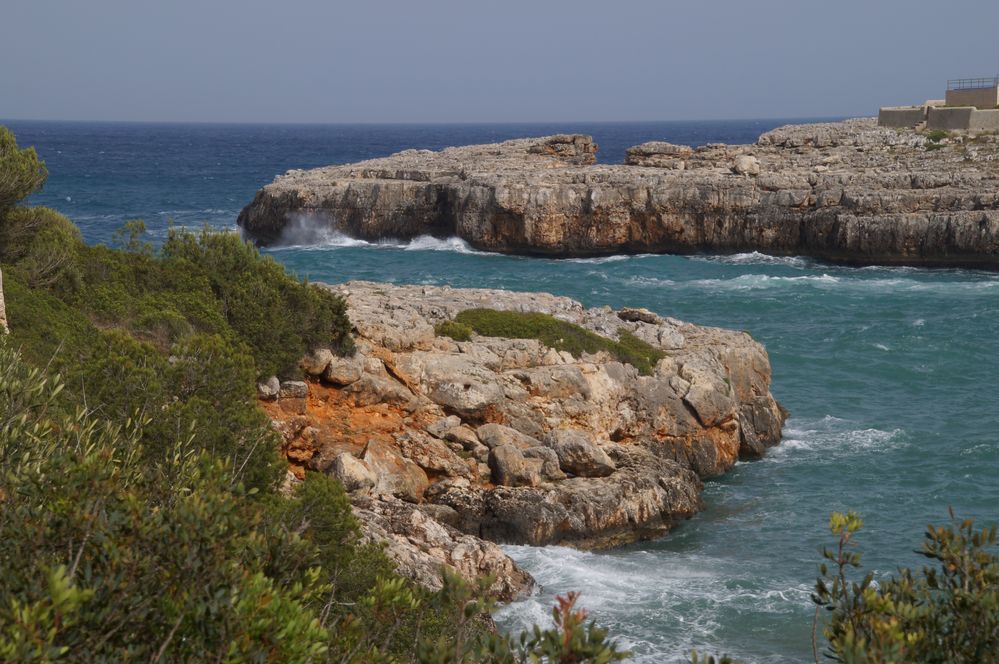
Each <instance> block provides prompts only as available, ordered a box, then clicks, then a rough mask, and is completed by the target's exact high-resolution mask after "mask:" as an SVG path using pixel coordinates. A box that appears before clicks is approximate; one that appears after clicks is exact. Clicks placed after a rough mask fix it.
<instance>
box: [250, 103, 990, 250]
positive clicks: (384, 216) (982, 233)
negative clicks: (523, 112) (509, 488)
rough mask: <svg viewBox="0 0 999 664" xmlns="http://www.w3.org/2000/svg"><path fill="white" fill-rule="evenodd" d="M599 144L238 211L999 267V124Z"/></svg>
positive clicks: (273, 191) (573, 240)
mask: <svg viewBox="0 0 999 664" xmlns="http://www.w3.org/2000/svg"><path fill="white" fill-rule="evenodd" d="M932 138H937V139H938V140H936V141H934V140H931V139H932ZM595 153H596V146H595V145H594V144H593V142H592V140H591V139H590V138H589V137H588V136H580V135H561V136H551V137H547V138H538V139H522V140H514V141H507V142H505V143H500V144H496V145H476V146H467V147H459V148H449V149H446V150H442V151H440V152H430V151H426V150H407V151H404V152H400V153H398V154H395V155H392V156H390V157H386V158H382V159H373V160H370V161H365V162H361V163H357V164H350V165H346V166H331V167H326V168H318V169H315V170H310V171H290V172H288V173H287V174H285V175H283V176H280V177H278V178H277V179H276V180H275V181H274V182H273V183H271V184H269V185H267V186H266V187H264V188H263V189H261V190H260V191H259V192H258V193H257V195H256V197H255V198H254V200H253V201H252V202H251V203H250V204H249V205H248V206H247V207H246V208H245V209H244V210H243V211H242V213H241V214H240V217H239V224H240V226H241V227H242V228H243V229H244V230H245V231H246V232H247V233H248V234H249V235H250V236H252V237H254V238H256V239H257V240H258V241H259V242H261V243H264V244H267V243H271V242H275V241H279V240H280V238H281V237H282V234H283V233H284V232H285V230H286V229H287V228H288V226H289V225H293V226H295V227H296V228H298V229H301V228H304V229H306V230H309V229H328V228H329V229H336V230H338V231H341V232H344V233H346V234H349V235H352V236H356V237H360V238H364V239H377V238H384V237H394V238H400V239H405V238H410V237H414V236H417V235H422V234H432V235H439V236H445V235H456V236H458V237H461V238H463V239H465V240H467V241H468V242H469V243H470V244H471V245H473V246H474V247H477V248H479V249H485V250H490V251H498V252H509V253H523V254H537V255H548V256H589V255H600V254H613V253H629V252H671V253H698V252H741V251H761V252H766V253H771V254H778V255H790V254H795V255H808V256H814V257H817V258H821V259H825V260H831V261H839V262H846V263H854V264H908V265H936V266H978V267H987V268H995V267H999V136H994V135H979V136H974V135H961V136H950V137H945V138H943V139H942V140H940V139H939V137H933V136H929V137H928V136H926V135H923V134H920V133H918V132H915V131H913V130H896V129H886V128H879V127H877V126H876V124H875V121H874V120H868V119H860V120H848V121H845V122H840V123H831V124H812V125H797V126H787V127H782V128H780V129H777V130H775V131H772V132H769V133H767V134H764V135H763V136H761V137H760V139H759V140H758V141H757V143H756V144H754V145H738V146H728V145H721V144H712V145H706V146H703V147H700V148H697V149H690V148H688V147H686V146H676V145H671V144H669V143H663V142H652V143H645V144H643V145H640V146H635V147H633V148H631V149H629V151H628V157H627V163H626V164H624V165H596V164H595V163H594V161H595V157H594V155H595Z"/></svg>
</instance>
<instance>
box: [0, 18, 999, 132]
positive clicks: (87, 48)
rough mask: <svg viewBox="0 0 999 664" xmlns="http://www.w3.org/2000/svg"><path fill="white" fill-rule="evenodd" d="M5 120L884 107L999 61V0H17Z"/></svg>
mask: <svg viewBox="0 0 999 664" xmlns="http://www.w3.org/2000/svg"><path fill="white" fill-rule="evenodd" d="M2 5H3V7H2V17H3V19H2V20H3V24H4V25H3V27H2V29H0V118H8V119H11V118H16V119H78V120H182V121H188V120H193V121H239V122H244V121H245V122H256V121H263V122H271V121H273V122H428V121H429V122H454V121H468V122H476V121H511V122H513V121H549V120H551V121H573V120H583V121H586V120H594V121H595V120H674V119H677V120H678V119H713V118H767V117H807V116H833V115H872V114H874V113H876V111H877V107H878V106H879V105H885V104H899V103H910V102H918V101H922V100H924V99H927V98H937V97H941V96H942V95H943V90H944V85H945V81H946V79H948V78H956V77H965V76H985V75H989V76H991V75H994V74H996V73H997V71H999V40H997V35H999V33H997V26H999V2H996V0H976V1H973V2H972V1H968V0H949V2H946V3H937V4H936V5H935V6H934V7H935V8H930V6H928V5H927V4H924V3H922V2H919V1H918V0H838V1H830V0H824V1H818V0H689V1H686V2H673V1H668V0H658V1H653V0H596V1H594V0H571V1H564V0H528V1H524V0H503V1H500V2H486V1H482V0H480V1H476V0H457V1H451V0H446V1H445V0H408V1H403V0H392V1H389V0H356V1H355V2H350V3H348V2H340V1H338V0H268V1H266V2H261V1H258V0H3V2H2Z"/></svg>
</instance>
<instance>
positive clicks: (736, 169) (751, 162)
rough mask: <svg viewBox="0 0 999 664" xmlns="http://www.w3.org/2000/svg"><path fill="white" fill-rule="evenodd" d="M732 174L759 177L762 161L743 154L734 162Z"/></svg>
mask: <svg viewBox="0 0 999 664" xmlns="http://www.w3.org/2000/svg"><path fill="white" fill-rule="evenodd" d="M732 172H733V173H736V174H737V175H754V176H755V175H759V174H760V160H759V159H757V158H756V157H753V156H751V155H748V154H741V155H739V156H738V157H736V158H735V160H734V161H733V162H732Z"/></svg>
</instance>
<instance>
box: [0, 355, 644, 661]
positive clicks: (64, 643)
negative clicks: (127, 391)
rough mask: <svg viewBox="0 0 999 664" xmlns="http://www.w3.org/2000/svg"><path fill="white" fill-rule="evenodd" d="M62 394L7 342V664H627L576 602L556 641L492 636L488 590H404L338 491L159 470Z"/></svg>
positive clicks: (1, 478)
mask: <svg viewBox="0 0 999 664" xmlns="http://www.w3.org/2000/svg"><path fill="white" fill-rule="evenodd" d="M62 391H63V384H62V383H61V381H60V380H59V379H58V378H57V377H56V378H48V377H46V376H45V374H44V373H43V372H42V371H40V370H39V369H37V368H31V367H29V366H28V365H26V364H25V363H24V362H23V360H22V359H21V358H20V356H19V354H18V353H17V352H16V351H15V350H14V349H13V348H12V347H11V345H10V343H9V338H8V336H7V335H4V336H3V337H0V413H2V416H0V418H2V419H0V463H2V474H0V501H2V506H3V509H0V538H2V541H3V542H4V547H2V549H0V659H2V660H3V661H11V662H18V661H94V660H113V661H122V660H128V661H138V660H144V661H161V660H162V661H193V660H197V661H206V660H212V661H228V662H242V661H260V662H306V661H316V662H325V661H329V662H333V661H336V662H392V661H419V662H428V663H438V662H439V663H444V662H459V661H468V662H510V663H515V662H529V661H551V662H610V661H616V660H620V659H623V658H624V657H625V654H624V653H622V652H620V651H619V650H618V649H617V648H616V646H615V645H614V644H613V643H611V642H609V641H608V640H607V634H606V632H605V631H603V630H601V629H599V628H597V627H595V626H594V625H592V624H587V623H586V622H585V614H584V613H583V612H581V611H579V610H576V609H575V608H574V602H575V598H574V597H571V598H569V599H567V600H565V601H563V602H562V603H561V605H560V606H559V607H558V608H557V610H556V612H555V616H554V617H555V621H556V627H555V629H552V630H542V629H540V628H536V629H535V630H534V631H533V632H532V633H529V634H528V633H525V634H523V635H520V636H519V637H517V638H511V637H506V636H501V635H497V634H494V633H490V632H488V631H485V630H483V629H482V628H481V625H480V622H479V620H478V619H479V617H480V616H481V615H482V614H483V612H486V611H488V610H489V608H491V603H490V602H489V601H487V600H485V599H483V594H482V592H481V591H482V590H483V589H484V588H485V587H487V585H488V581H483V584H482V586H481V587H480V588H471V587H469V586H468V585H467V584H464V583H462V582H460V581H459V580H458V579H456V578H453V577H448V579H447V583H446V585H445V589H444V590H443V591H441V592H439V593H429V592H427V591H424V590H421V589H419V588H417V587H415V586H413V585H412V584H410V583H409V582H407V581H405V580H403V579H402V578H400V577H398V576H396V575H395V574H394V573H393V572H392V570H391V566H390V564H389V563H388V561H387V559H386V558H385V557H384V555H383V554H381V553H380V551H379V550H378V549H377V548H374V547H372V546H370V545H366V546H362V545H360V544H358V542H359V540H360V538H359V531H358V526H357V523H356V522H355V521H354V518H353V516H352V514H351V511H350V507H349V502H348V500H347V497H346V495H345V493H344V492H343V489H342V487H340V485H339V484H337V483H336V482H334V481H333V480H331V479H330V478H328V477H325V476H320V475H310V476H309V477H308V478H307V480H306V481H305V482H304V483H303V484H302V485H300V486H299V487H298V489H297V490H296V492H295V494H294V495H293V496H292V497H291V498H289V499H285V498H281V497H279V496H277V495H276V494H273V493H271V494H265V495H261V494H260V493H259V492H255V491H252V490H248V489H246V488H244V485H243V484H242V483H239V482H236V483H233V482H232V480H231V476H232V469H231V466H230V464H231V461H227V460H220V459H218V458H217V457H213V456H212V455H211V454H210V453H209V452H207V451H204V450H199V449H197V447H196V446H195V445H193V437H194V436H193V434H192V435H191V436H184V437H179V438H177V439H176V440H175V444H174V445H173V446H171V447H170V448H169V449H164V450H159V451H158V453H157V454H155V455H150V454H148V453H146V452H147V451H146V450H144V449H143V447H144V446H143V442H142V441H143V436H142V429H143V427H145V426H148V425H149V424H150V420H149V419H148V418H147V419H140V420H130V421H126V422H125V423H123V424H112V423H109V422H106V421H103V420H100V419H98V418H95V417H93V416H92V414H91V413H88V412H87V411H85V410H79V411H77V412H76V413H74V414H72V415H64V414H62V413H61V409H60V408H59V406H58V402H57V400H58V398H59V395H60V393H61V392H62Z"/></svg>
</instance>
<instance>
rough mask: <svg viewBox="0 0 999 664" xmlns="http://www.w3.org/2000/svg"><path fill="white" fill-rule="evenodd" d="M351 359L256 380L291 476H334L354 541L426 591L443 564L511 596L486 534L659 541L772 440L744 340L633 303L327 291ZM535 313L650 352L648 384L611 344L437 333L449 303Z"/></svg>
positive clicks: (327, 360)
mask: <svg viewBox="0 0 999 664" xmlns="http://www.w3.org/2000/svg"><path fill="white" fill-rule="evenodd" d="M325 287H327V288H330V289H331V290H332V291H334V292H335V293H338V294H340V295H342V296H343V297H344V298H345V300H346V302H347V304H348V307H349V316H350V319H351V321H352V323H353V326H354V336H355V340H356V344H357V353H356V354H355V355H353V356H351V357H337V356H334V355H333V354H332V353H330V352H328V351H318V352H315V353H313V354H311V355H310V356H308V357H306V358H304V359H303V361H302V369H303V371H304V373H305V374H306V380H305V381H297V382H296V381H284V382H280V381H278V380H277V379H271V380H270V381H266V382H264V383H262V384H261V385H260V386H259V387H258V393H259V397H260V398H261V400H262V404H263V406H264V408H265V409H266V410H267V412H268V414H269V415H270V417H271V419H272V420H273V422H274V426H275V428H276V429H277V430H278V431H279V432H280V433H281V434H282V436H283V439H284V449H283V452H284V454H285V455H286V456H287V458H288V461H289V463H290V467H291V471H290V473H289V481H294V479H293V478H294V477H296V476H297V477H301V476H303V474H304V472H305V471H306V470H312V471H317V472H324V473H329V474H332V475H333V476H335V477H337V478H338V479H340V480H341V481H342V482H343V484H344V486H345V487H346V488H347V489H348V491H349V492H350V495H351V498H352V503H353V505H354V510H355V512H356V513H357V515H358V516H359V520H360V522H361V523H362V525H363V527H364V529H365V532H366V535H367V536H368V537H370V538H372V539H374V540H377V541H381V542H386V543H387V544H388V546H387V551H388V553H389V555H390V556H391V557H392V558H393V559H394V560H395V561H396V562H397V563H398V564H399V568H400V570H401V571H402V572H403V573H404V574H407V575H408V576H410V577H411V578H414V579H416V580H417V581H419V582H421V583H423V584H424V585H427V586H428V587H431V588H434V587H439V586H440V583H441V569H442V567H444V566H447V567H450V568H452V569H455V570H457V571H459V572H460V573H462V574H463V575H465V576H467V577H474V576H478V575H481V574H486V573H489V574H493V575H495V578H496V581H495V584H494V586H493V591H494V592H495V593H496V595H497V596H498V597H501V598H503V599H511V598H513V597H516V596H517V595H519V594H521V593H523V592H525V591H527V590H529V589H530V588H531V587H532V585H533V581H532V579H531V577H530V575H528V574H527V573H526V572H524V571H523V570H521V569H519V568H518V567H517V566H516V564H515V563H514V562H513V561H512V560H511V559H510V558H509V557H507V556H506V555H505V554H504V553H503V551H502V550H501V549H500V548H499V547H498V546H497V543H526V544H534V545H545V544H564V545H571V546H577V547H606V546H613V545H618V544H622V543H626V542H630V541H634V540H638V539H644V538H651V537H656V536H660V535H662V534H664V533H666V532H667V531H668V530H669V529H670V528H671V527H672V526H673V525H674V524H676V523H677V522H678V521H681V520H683V519H686V518H688V517H690V516H691V515H693V514H695V513H696V512H697V511H698V509H699V508H700V505H701V502H700V493H701V488H702V485H701V481H702V478H706V477H712V476H716V475H719V474H721V473H724V472H725V471H726V470H727V469H729V468H731V466H732V465H733V464H734V463H735V462H736V461H737V460H738V459H755V458H758V457H760V456H762V455H763V454H764V453H765V450H766V449H767V448H768V447H770V446H772V445H775V444H777V443H778V442H779V440H780V435H781V426H782V424H783V422H784V419H785V417H786V413H785V411H784V410H783V409H782V408H781V407H780V405H779V404H778V403H777V402H776V401H775V400H774V398H773V396H772V395H771V393H770V364H769V359H768V357H767V353H766V351H765V349H764V348H763V346H761V345H760V344H759V343H757V342H756V341H754V340H753V339H752V338H751V337H750V336H749V335H748V334H747V333H745V332H734V331H728V330H722V329H717V328H707V327H699V326H696V325H691V324H688V323H683V322H681V321H678V320H674V319H672V318H664V317H661V316H660V315H658V314H656V313H653V312H651V311H647V310H644V309H624V310H621V311H614V310H612V309H610V308H609V307H604V308H595V309H587V308H584V307H583V306H582V305H581V304H579V303H578V302H575V301H573V300H570V299H568V298H565V297H556V296H553V295H548V294H543V293H514V292H508V291H498V290H478V289H452V288H449V287H433V286H393V285H390V284H378V283H370V282H351V283H347V284H343V285H338V286H325ZM480 309H490V310H498V311H502V312H533V313H541V314H547V315H550V316H553V317H555V318H556V319H558V320H559V321H566V322H568V323H571V324H573V325H575V326H578V327H579V328H582V329H584V330H587V331H588V332H587V334H589V333H596V334H597V335H600V336H601V337H606V338H607V339H617V338H619V337H620V338H623V337H624V336H627V337H628V338H631V339H638V340H640V342H636V343H644V344H647V345H648V347H651V348H654V349H656V353H657V357H658V358H659V359H658V361H657V362H656V363H655V364H654V366H651V368H650V367H645V370H644V373H643V372H640V371H639V369H638V368H636V367H635V366H632V365H630V364H626V363H622V362H621V361H619V360H618V359H617V358H615V357H613V356H611V355H610V354H609V353H607V352H604V351H600V352H596V353H593V354H590V353H580V354H579V355H578V356H574V355H572V354H570V353H569V352H566V351H564V350H563V351H558V350H555V349H554V348H551V347H548V346H546V345H545V344H543V343H542V342H541V341H538V340H537V339H532V338H505V337H500V336H495V337H494V336H481V335H478V334H472V335H470V336H469V337H468V338H467V340H462V341H456V340H455V339H453V338H450V337H448V336H443V335H442V334H441V330H442V329H445V328H443V327H442V325H441V324H442V323H444V322H445V321H453V320H454V318H455V317H456V316H458V315H459V314H460V313H461V312H467V311H470V310H480Z"/></svg>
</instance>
